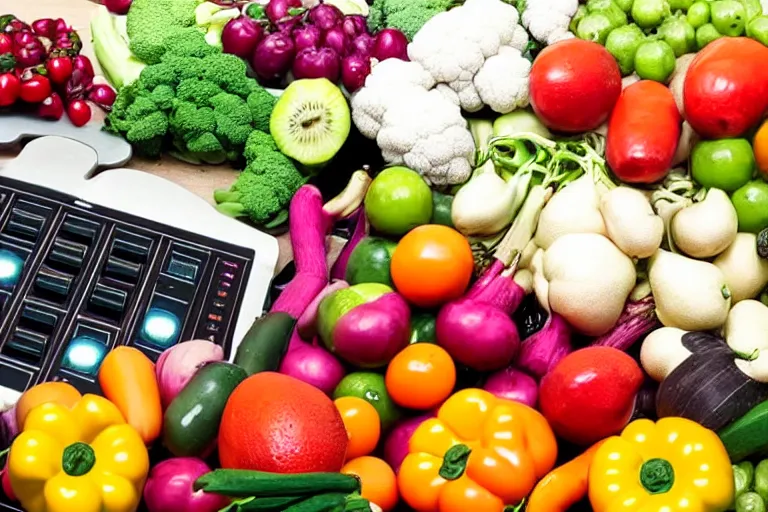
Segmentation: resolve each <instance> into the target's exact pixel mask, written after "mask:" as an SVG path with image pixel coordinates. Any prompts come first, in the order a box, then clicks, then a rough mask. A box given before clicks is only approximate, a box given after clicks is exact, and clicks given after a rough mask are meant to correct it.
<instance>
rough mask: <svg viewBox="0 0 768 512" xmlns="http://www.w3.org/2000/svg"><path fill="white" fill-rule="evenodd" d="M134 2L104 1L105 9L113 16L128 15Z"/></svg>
mask: <svg viewBox="0 0 768 512" xmlns="http://www.w3.org/2000/svg"><path fill="white" fill-rule="evenodd" d="M132 2H133V0H102V3H103V4H104V7H106V8H107V10H108V11H109V12H111V13H112V14H127V13H128V9H130V8H131V3H132Z"/></svg>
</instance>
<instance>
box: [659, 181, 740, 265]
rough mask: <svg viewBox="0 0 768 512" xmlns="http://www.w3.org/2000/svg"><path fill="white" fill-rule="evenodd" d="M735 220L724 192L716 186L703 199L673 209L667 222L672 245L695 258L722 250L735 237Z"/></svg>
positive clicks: (736, 222) (734, 212)
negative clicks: (670, 218) (675, 211)
mask: <svg viewBox="0 0 768 512" xmlns="http://www.w3.org/2000/svg"><path fill="white" fill-rule="evenodd" d="M738 227H739V219H738V216H737V215H736V208H734V207H733V203H732V202H731V200H730V198H729V197H728V195H727V194H726V193H725V192H723V191H722V190H720V189H716V188H711V189H709V190H708V191H706V196H705V197H704V199H703V200H701V201H698V202H694V203H693V204H691V205H690V206H687V207H685V208H683V209H682V210H680V211H679V212H677V213H676V214H675V215H674V216H673V217H672V220H671V222H670V234H671V235H672V239H673V240H674V243H675V246H676V247H677V248H678V249H679V250H680V251H682V252H684V253H685V254H687V255H688V256H690V257H692V258H697V259H704V258H711V257H713V256H717V255H718V254H720V253H721V252H723V251H724V250H725V249H726V248H727V247H728V246H729V245H731V243H732V242H733V241H734V239H735V238H736V233H737V231H738Z"/></svg>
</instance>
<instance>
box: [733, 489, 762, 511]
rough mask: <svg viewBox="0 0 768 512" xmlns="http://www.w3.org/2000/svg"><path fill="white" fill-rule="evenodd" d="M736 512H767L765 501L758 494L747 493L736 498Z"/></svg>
mask: <svg viewBox="0 0 768 512" xmlns="http://www.w3.org/2000/svg"><path fill="white" fill-rule="evenodd" d="M734 506H735V509H734V510H735V511H736V512H765V501H764V500H763V498H761V497H760V495H759V494H757V493H756V492H745V493H743V494H741V495H739V497H738V498H736V503H735V505H734Z"/></svg>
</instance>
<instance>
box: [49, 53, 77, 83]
mask: <svg viewBox="0 0 768 512" xmlns="http://www.w3.org/2000/svg"><path fill="white" fill-rule="evenodd" d="M45 69H47V70H48V78H50V79H51V82H53V83H55V84H65V83H67V80H69V78H70V77H71V76H72V59H70V58H69V57H54V58H53V59H49V60H48V61H47V62H46V63H45Z"/></svg>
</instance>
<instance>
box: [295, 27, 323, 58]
mask: <svg viewBox="0 0 768 512" xmlns="http://www.w3.org/2000/svg"><path fill="white" fill-rule="evenodd" d="M322 39H323V31H322V30H320V29H319V28H318V27H316V26H314V25H304V26H301V27H297V28H296V29H295V30H294V31H293V42H294V44H295V45H296V51H297V52H300V51H301V50H303V49H304V48H317V47H318V46H320V41H322Z"/></svg>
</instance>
